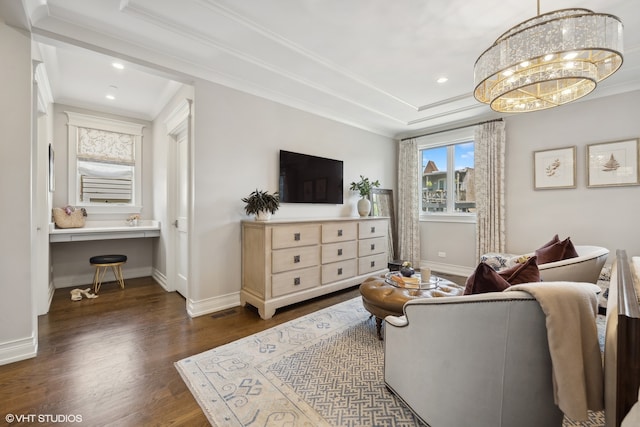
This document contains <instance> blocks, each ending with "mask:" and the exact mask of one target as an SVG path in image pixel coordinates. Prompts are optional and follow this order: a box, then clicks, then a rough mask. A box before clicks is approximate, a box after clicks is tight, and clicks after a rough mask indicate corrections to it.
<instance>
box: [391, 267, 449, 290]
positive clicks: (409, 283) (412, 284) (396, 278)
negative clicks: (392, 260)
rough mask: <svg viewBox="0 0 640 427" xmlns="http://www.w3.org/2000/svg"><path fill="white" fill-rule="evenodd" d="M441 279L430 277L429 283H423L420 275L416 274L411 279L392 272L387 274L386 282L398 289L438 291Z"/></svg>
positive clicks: (397, 272)
mask: <svg viewBox="0 0 640 427" xmlns="http://www.w3.org/2000/svg"><path fill="white" fill-rule="evenodd" d="M439 279H440V278H439V277H435V276H430V277H429V280H428V281H422V276H421V275H420V273H414V274H413V275H412V276H411V277H404V276H403V275H402V274H400V272H399V271H390V272H388V273H387V274H385V278H384V280H385V282H386V283H387V284H389V285H391V286H395V287H397V288H406V289H436V288H437V287H438V281H439Z"/></svg>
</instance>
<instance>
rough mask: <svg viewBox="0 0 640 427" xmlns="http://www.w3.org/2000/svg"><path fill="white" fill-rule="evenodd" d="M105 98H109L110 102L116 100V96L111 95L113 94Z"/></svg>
mask: <svg viewBox="0 0 640 427" xmlns="http://www.w3.org/2000/svg"><path fill="white" fill-rule="evenodd" d="M105 98H107V99H108V100H110V101H113V100H114V99H116V97H115V95H111V94H109V95H106V96H105Z"/></svg>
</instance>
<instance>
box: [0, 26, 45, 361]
mask: <svg viewBox="0 0 640 427" xmlns="http://www.w3.org/2000/svg"><path fill="white" fill-rule="evenodd" d="M1 19H2V18H1V17H0V57H1V58H2V63H3V65H2V67H0V82H2V83H1V84H2V96H1V97H0V120H1V121H0V127H1V128H2V141H0V195H1V196H2V202H3V207H2V209H1V210H0V236H1V237H0V271H2V280H0V292H1V297H0V365H2V364H5V363H10V362H13V361H16V360H21V359H24V358H28V357H33V356H35V352H36V350H37V319H36V307H35V298H34V295H33V293H32V288H31V281H32V275H31V271H30V268H31V241H32V236H31V235H32V231H33V232H34V233H35V230H32V224H31V215H32V209H31V167H30V165H31V120H30V119H31V109H32V91H31V89H32V71H31V41H30V37H29V35H28V34H24V33H22V32H20V31H19V30H16V29H15V28H12V27H8V26H6V25H5V24H4V21H1Z"/></svg>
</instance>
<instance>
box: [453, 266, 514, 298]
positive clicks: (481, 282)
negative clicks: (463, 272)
mask: <svg viewBox="0 0 640 427" xmlns="http://www.w3.org/2000/svg"><path fill="white" fill-rule="evenodd" d="M508 287H509V282H507V281H506V280H505V279H503V278H502V277H501V276H500V275H499V274H498V273H496V271H495V270H494V269H493V268H491V267H490V266H489V265H488V264H485V263H484V262H481V263H480V264H478V266H477V267H476V269H475V271H474V272H473V273H472V274H471V276H469V277H468V278H467V282H466V283H465V288H464V294H463V295H471V294H483V293H486V292H502V291H504V290H505V289H507V288H508Z"/></svg>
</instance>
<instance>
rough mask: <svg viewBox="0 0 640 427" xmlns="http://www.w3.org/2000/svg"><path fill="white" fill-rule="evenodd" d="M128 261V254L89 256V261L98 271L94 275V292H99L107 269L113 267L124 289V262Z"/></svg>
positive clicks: (114, 273)
mask: <svg viewBox="0 0 640 427" xmlns="http://www.w3.org/2000/svg"><path fill="white" fill-rule="evenodd" d="M125 262H127V256H126V255H96V256H92V257H91V258H89V263H90V264H91V265H92V266H94V267H95V268H96V273H95V275H94V276H93V292H94V293H96V294H97V293H98V291H99V290H100V285H102V279H104V275H105V273H106V272H107V269H108V268H109V267H111V269H112V270H113V275H114V276H115V277H116V280H117V281H118V284H119V285H120V288H121V289H124V277H122V264H124V263H125Z"/></svg>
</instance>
